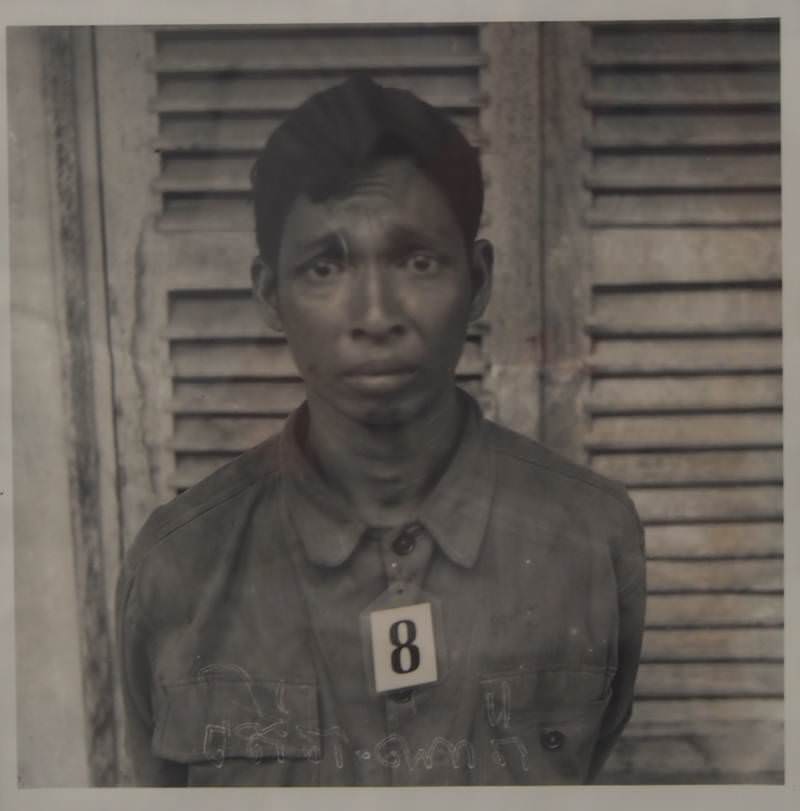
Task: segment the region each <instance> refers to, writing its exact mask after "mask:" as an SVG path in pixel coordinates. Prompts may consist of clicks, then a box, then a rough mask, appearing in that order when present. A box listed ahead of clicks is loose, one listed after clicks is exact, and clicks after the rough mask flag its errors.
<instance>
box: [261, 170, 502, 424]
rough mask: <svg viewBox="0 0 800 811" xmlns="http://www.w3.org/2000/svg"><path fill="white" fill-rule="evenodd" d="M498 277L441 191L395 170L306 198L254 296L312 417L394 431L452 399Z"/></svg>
mask: <svg viewBox="0 0 800 811" xmlns="http://www.w3.org/2000/svg"><path fill="white" fill-rule="evenodd" d="M490 274H491V248H490V247H489V245H488V243H477V244H476V246H475V249H474V252H473V251H470V250H468V248H467V246H466V245H465V241H464V238H463V235H462V232H461V230H460V228H459V226H458V223H457V221H456V219H455V217H454V215H453V213H452V211H451V210H450V207H449V205H448V204H447V202H446V199H445V198H444V195H443V194H442V192H441V191H440V190H439V189H438V187H437V186H436V185H435V184H434V183H433V182H432V181H431V180H429V179H428V177H427V176H426V175H425V174H424V173H423V172H421V171H420V170H419V169H418V168H416V167H415V166H414V165H413V163H412V162H411V161H410V160H407V159H392V160H385V161H381V162H379V163H376V165H375V167H374V168H371V169H370V170H368V171H365V172H364V173H363V174H361V175H360V176H359V177H358V178H357V179H356V180H355V181H354V182H353V183H352V184H351V185H350V186H349V187H348V189H347V191H346V193H344V194H342V195H340V196H337V197H334V198H330V199H327V200H324V201H321V202H317V203H315V202H311V201H310V200H309V199H308V198H307V197H304V196H303V197H300V198H299V199H298V200H297V201H296V202H295V204H294V206H293V207H292V209H291V210H290V212H289V214H288V216H287V219H286V223H285V226H284V230H283V235H282V240H281V247H280V253H279V260H278V267H277V269H270V268H262V271H261V273H260V276H259V277H257V278H256V290H257V293H258V294H259V297H260V298H261V299H262V300H263V301H264V302H265V304H266V305H267V309H268V311H270V310H271V315H272V318H273V322H275V321H277V322H278V324H279V325H280V326H281V327H282V328H283V330H284V331H285V332H286V336H287V338H288V341H289V345H290V347H291V350H292V353H293V355H294V358H295V361H296V363H297V366H298V368H299V370H300V373H301V375H302V376H303V378H304V380H305V383H306V388H307V391H308V398H309V401H310V402H311V404H312V407H313V405H314V403H315V402H318V403H323V402H324V403H325V404H326V406H327V407H328V408H333V409H335V410H336V411H338V412H340V413H341V414H343V415H345V416H347V417H349V418H350V419H353V420H356V421H359V422H362V423H367V424H376V425H377V424H383V425H390V424H398V423H405V422H409V421H411V420H413V419H414V418H415V417H419V416H422V415H424V414H425V413H427V412H429V411H430V410H431V409H434V408H435V406H436V404H437V403H439V402H443V401H444V399H443V398H445V397H446V396H447V395H448V394H449V392H450V388H451V387H452V385H453V372H454V370H455V367H456V364H457V362H458V358H459V356H460V354H461V350H462V346H463V342H464V337H465V334H466V329H467V324H468V322H469V320H470V319H471V318H477V317H478V316H479V315H480V314H481V313H482V311H483V309H484V307H485V305H486V300H487V299H488V292H489V280H490Z"/></svg>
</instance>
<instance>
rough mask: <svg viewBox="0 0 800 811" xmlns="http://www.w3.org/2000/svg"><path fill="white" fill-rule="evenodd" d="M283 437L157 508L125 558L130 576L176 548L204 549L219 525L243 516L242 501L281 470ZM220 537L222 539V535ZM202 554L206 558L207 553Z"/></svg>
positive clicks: (257, 449) (227, 466)
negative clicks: (279, 443) (153, 559)
mask: <svg viewBox="0 0 800 811" xmlns="http://www.w3.org/2000/svg"><path fill="white" fill-rule="evenodd" d="M278 460H279V448H278V437H277V436H275V437H271V438H270V439H268V440H266V441H265V442H262V443H261V444H260V445H257V446H256V447H255V448H253V449H251V450H249V451H246V452H245V453H243V454H241V455H240V456H237V457H236V458H235V459H233V460H231V461H230V462H229V463H228V464H226V465H224V466H223V467H220V468H219V469H217V470H215V471H214V472H213V473H211V474H210V475H209V476H207V477H206V478H204V479H202V480H201V481H199V482H197V483H196V484H194V485H192V486H191V487H189V488H188V489H187V490H184V491H183V492H182V493H180V494H179V495H177V496H176V497H175V498H173V499H172V500H171V501H169V502H167V503H166V504H163V505H161V506H160V507H157V508H156V509H155V510H154V511H153V512H152V513H151V514H150V516H149V518H148V519H147V521H146V522H145V523H144V525H143V526H142V528H141V530H140V531H139V533H138V534H137V536H136V539H135V540H134V543H133V544H132V545H131V547H130V549H129V550H128V552H127V554H126V556H125V568H126V570H127V572H128V573H129V574H132V573H133V572H134V571H135V570H137V569H138V568H139V567H140V566H141V564H142V562H143V561H144V560H146V559H148V558H152V557H153V556H154V555H159V554H161V555H167V554H170V552H172V549H171V547H175V546H180V547H182V546H184V545H185V544H187V543H188V544H196V545H197V547H200V546H201V545H202V541H203V540H205V539H206V537H207V536H209V534H210V532H211V531H212V530H213V528H214V527H215V526H218V525H224V524H225V523H226V521H228V520H229V518H231V517H233V516H236V515H237V514H241V511H242V502H243V501H245V500H247V499H248V498H252V497H253V493H254V490H255V489H258V490H259V492H261V490H262V489H263V488H262V485H263V484H264V483H267V482H269V481H270V480H271V479H274V478H275V477H276V476H277V475H278V473H279V470H280V465H279V461H278ZM216 537H219V538H221V537H222V536H221V535H217V536H216ZM196 552H197V553H198V554H202V549H200V548H197V549H196Z"/></svg>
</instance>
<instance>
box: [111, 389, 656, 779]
mask: <svg viewBox="0 0 800 811" xmlns="http://www.w3.org/2000/svg"><path fill="white" fill-rule="evenodd" d="M306 422H307V410H306V408H305V407H303V408H301V409H300V410H299V411H298V412H296V413H295V414H294V415H293V416H292V417H291V418H290V419H289V421H288V423H287V425H286V427H285V428H284V430H283V432H282V433H281V435H280V436H279V437H275V438H273V439H270V440H268V441H267V442H265V443H263V444H262V445H260V446H259V447H257V448H255V449H253V450H252V451H250V452H248V453H246V454H244V455H243V456H241V457H239V458H238V459H236V460H235V461H234V462H232V463H231V464H230V465H228V466H226V467H225V468H222V469H221V470H219V471H217V472H216V473H215V474H213V475H212V476H210V477H209V478H208V479H206V480H205V481H203V482H201V483H200V484H198V485H196V486H195V487H193V488H191V489H190V490H189V491H187V492H186V493H184V494H182V495H181V496H179V497H178V498H177V499H175V500H174V501H172V502H171V503H169V504H167V505H166V506H164V507H160V508H159V509H157V510H156V511H155V512H154V513H153V515H152V516H151V518H150V519H149V520H148V522H147V523H146V525H145V526H144V528H143V529H142V531H141V533H140V535H139V537H138V538H137V540H136V543H135V544H134V546H133V548H132V549H131V551H130V553H129V555H128V557H127V559H126V562H125V566H124V569H123V573H122V575H121V578H120V583H119V589H118V622H119V642H120V646H121V661H122V670H123V693H124V698H125V706H126V711H127V734H128V749H129V753H130V755H131V758H132V761H133V765H134V769H135V772H136V777H137V780H138V781H139V782H140V783H142V784H147V785H163V784H179V785H186V784H188V785H269V786H274V785H312V786H313V785H448V784H451V785H452V784H507V783H532V784H541V783H581V782H587V781H588V780H591V779H592V778H593V776H594V775H595V774H596V772H597V770H598V769H599V767H600V766H601V765H602V762H603V760H604V759H605V757H606V755H607V753H608V751H609V749H610V747H611V746H612V745H613V743H614V741H615V740H616V738H617V737H618V736H619V734H620V733H621V731H622V729H623V727H624V725H625V723H626V722H627V719H628V717H629V715H630V710H631V704H632V698H633V684H634V679H635V676H636V669H637V666H638V661H639V654H640V649H641V637H642V627H643V619H644V603H645V579H644V553H643V540H642V529H641V525H640V523H639V520H638V518H637V516H636V512H635V510H634V508H633V505H632V503H631V502H630V499H629V498H628V497H627V495H626V494H625V491H624V489H623V488H622V487H621V486H620V485H617V484H615V483H612V482H610V481H608V480H606V479H604V478H602V477H600V476H597V475H596V474H594V473H592V472H591V471H589V470H587V469H585V468H582V467H579V466H576V465H573V464H571V463H569V462H567V461H565V460H564V459H562V458H560V457H558V456H557V455H555V454H553V453H552V452H550V451H548V450H546V449H545V448H544V447H542V446H541V445H539V444H538V443H536V442H533V441H531V440H529V439H527V438H525V437H522V436H520V435H518V434H515V433H513V432H511V431H508V430H506V429H504V428H501V427H500V426H498V425H496V424H494V423H492V422H490V421H488V420H485V419H483V418H482V417H481V415H480V412H479V410H478V408H477V406H476V405H475V403H474V402H472V401H470V405H469V409H468V416H467V418H466V423H465V428H464V430H463V434H462V436H461V438H460V440H459V444H458V447H457V449H456V451H455V453H454V456H453V458H452V459H451V461H450V463H449V465H448V467H447V470H446V471H445V473H444V474H443V475H442V477H441V479H440V480H439V482H438V484H437V485H436V486H435V488H434V490H433V491H432V492H431V493H430V495H429V496H428V497H427V499H426V500H425V502H424V503H423V505H422V507H421V509H420V511H419V514H418V515H417V516H416V519H415V520H414V521H413V522H411V523H410V524H408V525H405V526H403V527H396V528H371V527H367V526H365V525H364V524H362V523H361V522H359V520H358V519H356V518H355V517H354V516H353V515H351V514H350V513H349V512H348V510H347V508H346V506H345V505H344V504H343V503H342V502H341V500H340V499H339V498H337V496H336V495H335V494H334V492H333V491H332V490H331V489H330V488H329V487H327V486H326V484H325V483H324V482H323V481H322V479H321V478H320V477H319V476H318V474H317V473H316V471H315V469H314V468H313V467H312V466H311V465H310V464H309V463H308V462H307V460H306V458H305V456H304V454H303V451H302V450H301V445H302V437H303V435H304V433H305V430H306V427H307V426H306ZM387 600H388V601H389V603H388V604H401V605H402V604H403V603H404V602H406V601H407V602H408V603H417V602H425V601H429V602H431V604H432V605H434V606H435V612H434V613H435V616H436V620H435V622H436V625H435V628H436V645H437V652H438V662H439V668H438V674H437V675H438V680H437V681H436V682H435V683H429V684H425V685H421V686H417V687H414V688H413V689H410V690H401V691H394V692H390V693H383V694H376V693H375V692H374V687H373V686H372V684H371V678H372V674H371V671H370V659H369V655H368V653H367V650H368V648H367V647H366V643H365V639H364V635H365V630H364V625H363V617H364V616H367V615H368V614H369V610H370V608H374V607H376V606H377V607H381V606H384V605H386V604H387V602H386V601H387ZM403 641H405V640H403Z"/></svg>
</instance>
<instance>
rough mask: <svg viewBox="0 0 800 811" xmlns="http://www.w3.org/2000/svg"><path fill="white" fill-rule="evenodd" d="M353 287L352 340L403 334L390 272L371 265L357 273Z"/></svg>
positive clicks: (401, 316)
mask: <svg viewBox="0 0 800 811" xmlns="http://www.w3.org/2000/svg"><path fill="white" fill-rule="evenodd" d="M355 287H356V289H355V290H354V291H353V323H352V328H351V334H352V336H353V337H354V338H356V339H362V338H371V339H372V340H378V341H381V340H386V339H389V338H393V337H397V336H400V335H402V334H403V333H404V332H405V331H406V325H405V320H404V318H403V314H402V307H401V306H400V301H399V299H398V296H397V290H396V289H395V288H396V280H395V279H394V278H393V277H392V272H391V269H389V268H385V267H382V266H381V264H380V263H374V264H371V265H370V266H369V267H365V268H364V269H363V271H362V272H361V273H360V274H358V277H357V278H356V280H355Z"/></svg>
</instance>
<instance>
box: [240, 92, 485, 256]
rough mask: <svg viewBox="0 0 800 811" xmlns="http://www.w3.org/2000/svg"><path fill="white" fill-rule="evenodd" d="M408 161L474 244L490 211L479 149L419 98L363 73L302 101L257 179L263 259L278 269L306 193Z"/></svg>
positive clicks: (329, 192) (332, 191) (265, 153)
mask: <svg viewBox="0 0 800 811" xmlns="http://www.w3.org/2000/svg"><path fill="white" fill-rule="evenodd" d="M400 156H403V157H409V158H412V159H413V160H414V162H415V164H416V165H417V166H418V167H419V168H420V169H421V170H422V171H423V172H425V173H426V174H427V175H428V177H430V179H431V180H432V181H433V182H434V183H436V185H437V186H438V187H439V188H440V189H441V190H442V192H443V193H444V195H445V198H446V199H447V201H448V203H449V204H450V207H451V209H452V211H453V213H454V215H455V217H456V219H457V221H458V223H459V225H460V227H461V230H462V233H463V234H464V239H465V240H466V242H467V244H471V243H472V242H473V241H474V239H475V237H476V235H477V233H478V227H479V225H480V218H481V211H482V209H483V179H482V177H481V169H480V160H479V155H478V150H477V149H476V148H475V147H473V146H471V145H470V143H469V142H468V141H467V139H466V138H465V137H464V134H463V133H462V132H461V130H460V129H459V128H458V127H457V126H456V124H455V123H453V122H452V121H451V120H450V119H449V118H448V117H447V116H446V115H445V114H444V113H442V112H441V111H439V110H437V109H436V108H434V107H432V106H431V105H430V104H427V103H426V102H424V101H422V100H421V99H419V98H418V97H417V96H415V95H414V94H413V93H410V92H409V91H407V90H398V89H395V88H388V87H383V86H381V85H379V84H377V83H375V82H374V81H373V80H372V79H369V78H367V77H366V76H356V77H354V78H352V79H348V80H347V81H346V82H343V83H342V84H339V85H336V86H335V87H332V88H329V89H327V90H323V91H321V92H319V93H316V94H315V95H313V96H311V97H310V98H309V99H308V100H307V101H305V102H304V103H303V104H301V105H300V107H298V108H297V109H296V110H294V112H292V113H291V114H290V115H289V116H288V117H287V118H286V119H285V120H284V121H283V123H282V124H281V125H280V126H279V127H278V129H276V130H275V132H274V133H273V134H272V137H271V138H270V139H269V140H268V141H267V143H266V145H265V146H264V148H263V150H262V151H261V154H260V155H259V157H258V159H257V160H256V162H255V164H254V166H253V169H252V172H251V181H252V185H253V196H254V204H255V205H254V207H255V226H256V241H257V242H258V249H259V253H260V254H261V258H262V259H263V260H264V261H265V262H267V263H268V264H272V266H273V267H276V266H277V260H278V252H279V249H280V239H281V233H282V231H283V226H284V222H285V220H286V216H287V214H288V212H289V209H290V208H291V206H292V204H293V203H294V201H295V200H296V199H297V197H298V196H299V195H300V194H306V195H308V196H309V197H310V198H311V199H312V200H314V201H319V200H325V199H327V198H329V197H333V196H335V195H336V194H338V193H341V192H342V191H343V190H345V189H346V188H347V186H348V184H349V182H350V181H351V180H352V178H353V176H354V175H355V174H357V173H358V172H360V171H363V170H364V169H366V168H367V167H368V166H370V165H371V164H372V163H374V162H375V161H376V160H380V159H382V158H389V157H400Z"/></svg>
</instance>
